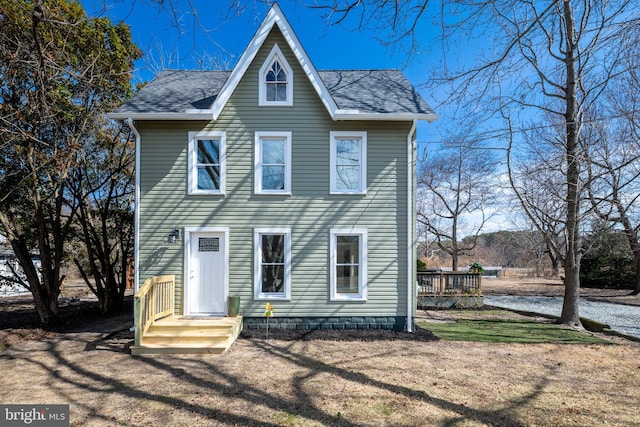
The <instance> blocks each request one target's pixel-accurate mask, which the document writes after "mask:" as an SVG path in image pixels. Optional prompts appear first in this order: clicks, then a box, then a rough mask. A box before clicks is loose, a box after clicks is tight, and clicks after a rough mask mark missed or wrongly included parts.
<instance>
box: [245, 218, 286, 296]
mask: <svg viewBox="0 0 640 427" xmlns="http://www.w3.org/2000/svg"><path fill="white" fill-rule="evenodd" d="M264 234H284V292H279V293H270V292H262V239H261V236H262V235H264ZM253 254H254V261H253V279H254V286H253V298H254V299H256V300H278V301H291V229H290V228H255V229H254V230H253Z"/></svg>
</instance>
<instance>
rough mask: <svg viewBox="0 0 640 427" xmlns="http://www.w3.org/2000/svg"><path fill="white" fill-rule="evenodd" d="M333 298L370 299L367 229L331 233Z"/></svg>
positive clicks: (331, 291)
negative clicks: (368, 295) (368, 290)
mask: <svg viewBox="0 0 640 427" xmlns="http://www.w3.org/2000/svg"><path fill="white" fill-rule="evenodd" d="M330 254H331V255H330V263H331V266H330V276H331V277H330V281H329V282H330V287H331V290H330V297H331V300H333V301H366V299H367V230H365V229H351V230H340V229H332V230H331V243H330Z"/></svg>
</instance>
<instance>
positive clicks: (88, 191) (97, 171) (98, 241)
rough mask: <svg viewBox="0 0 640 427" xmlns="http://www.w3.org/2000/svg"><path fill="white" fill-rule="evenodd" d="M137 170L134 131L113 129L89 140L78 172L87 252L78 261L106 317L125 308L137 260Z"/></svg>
mask: <svg viewBox="0 0 640 427" xmlns="http://www.w3.org/2000/svg"><path fill="white" fill-rule="evenodd" d="M134 164H135V146H134V143H133V138H132V135H131V130H130V129H129V128H128V126H126V125H124V124H115V123H111V124H110V125H106V124H105V125H104V126H103V127H102V129H101V130H100V132H97V133H96V135H95V136H94V137H93V138H87V139H86V140H85V150H83V151H82V153H81V155H79V156H78V166H77V167H76V168H74V173H73V183H72V188H73V191H74V197H75V199H76V200H77V201H78V215H77V221H78V223H79V228H80V231H79V233H78V235H79V241H80V242H81V244H80V245H78V246H79V247H80V248H82V251H80V253H76V254H74V256H73V261H74V263H75V264H76V266H77V267H78V270H79V271H80V274H81V275H82V277H83V279H84V281H85V283H86V285H87V286H88V287H89V289H90V290H91V292H93V293H94V294H95V295H96V297H97V298H98V305H99V308H100V311H101V312H103V313H107V312H111V311H115V310H118V309H120V308H121V307H122V303H123V299H124V293H125V289H126V280H127V265H128V261H129V260H130V259H131V258H132V257H133V225H134V222H133V209H132V206H133V203H134V194H135V192H134Z"/></svg>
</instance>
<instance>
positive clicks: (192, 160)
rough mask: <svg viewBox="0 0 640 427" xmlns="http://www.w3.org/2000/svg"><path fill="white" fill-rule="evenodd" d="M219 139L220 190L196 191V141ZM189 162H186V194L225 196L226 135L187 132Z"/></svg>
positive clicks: (210, 132) (217, 132)
mask: <svg viewBox="0 0 640 427" xmlns="http://www.w3.org/2000/svg"><path fill="white" fill-rule="evenodd" d="M209 138H219V139H220V189H218V190H199V189H198V167H197V166H198V153H197V148H198V145H197V143H196V141H198V140H201V139H209ZM188 157H189V161H188V171H187V175H188V179H187V189H188V194H225V192H226V182H227V178H226V171H227V133H226V132H220V131H192V132H189V154H188Z"/></svg>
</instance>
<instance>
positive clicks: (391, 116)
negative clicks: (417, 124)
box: [334, 110, 438, 122]
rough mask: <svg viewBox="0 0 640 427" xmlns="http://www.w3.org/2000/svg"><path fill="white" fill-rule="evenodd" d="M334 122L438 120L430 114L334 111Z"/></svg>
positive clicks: (434, 115) (436, 116)
mask: <svg viewBox="0 0 640 427" xmlns="http://www.w3.org/2000/svg"><path fill="white" fill-rule="evenodd" d="M334 120H379V121H383V120H388V121H413V120H426V121H428V122H434V121H436V120H438V115H437V114H430V113H360V112H340V111H339V110H338V111H336V113H335V115H334Z"/></svg>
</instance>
